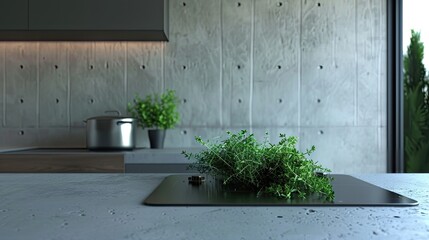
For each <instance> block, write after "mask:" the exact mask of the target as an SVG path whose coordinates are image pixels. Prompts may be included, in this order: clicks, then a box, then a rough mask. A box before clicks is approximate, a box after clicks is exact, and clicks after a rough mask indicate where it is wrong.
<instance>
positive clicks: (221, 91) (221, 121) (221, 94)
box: [219, 0, 224, 128]
mask: <svg viewBox="0 0 429 240" xmlns="http://www.w3.org/2000/svg"><path fill="white" fill-rule="evenodd" d="M222 2H223V0H220V19H219V21H220V34H219V36H220V39H219V41H220V48H219V49H220V50H219V51H220V57H219V58H220V59H219V64H220V66H219V70H220V71H219V82H220V84H219V93H220V94H219V106H220V108H219V114H220V127H221V128H222V127H223V124H224V122H223V84H224V82H223V14H222V13H223V12H222V7H223V4H222Z"/></svg>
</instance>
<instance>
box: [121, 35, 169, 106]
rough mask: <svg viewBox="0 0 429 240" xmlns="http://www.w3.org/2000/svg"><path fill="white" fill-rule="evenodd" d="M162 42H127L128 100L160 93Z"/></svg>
mask: <svg viewBox="0 0 429 240" xmlns="http://www.w3.org/2000/svg"><path fill="white" fill-rule="evenodd" d="M163 48H164V43H162V42H136V43H134V42H130V43H127V101H128V102H132V101H133V99H134V98H135V97H136V96H137V95H138V96H140V97H141V98H144V97H145V96H147V95H148V94H153V93H159V92H161V90H162V85H163V81H164V79H163V77H164V70H163V67H164V66H163Z"/></svg>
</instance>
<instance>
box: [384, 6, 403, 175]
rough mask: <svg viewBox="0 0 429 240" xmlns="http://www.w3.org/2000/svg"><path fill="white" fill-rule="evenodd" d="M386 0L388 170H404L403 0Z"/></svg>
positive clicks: (393, 171) (397, 171) (398, 171)
mask: <svg viewBox="0 0 429 240" xmlns="http://www.w3.org/2000/svg"><path fill="white" fill-rule="evenodd" d="M386 1H387V14H386V15H387V172H388V173H403V172H404V127H403V122H404V104H403V101H404V87H403V56H402V55H403V51H402V7H403V5H402V0H386Z"/></svg>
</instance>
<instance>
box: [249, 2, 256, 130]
mask: <svg viewBox="0 0 429 240" xmlns="http://www.w3.org/2000/svg"><path fill="white" fill-rule="evenodd" d="M255 7H256V4H255V0H253V1H252V21H251V22H252V27H251V30H250V33H251V35H252V37H251V38H250V49H251V51H250V68H251V70H250V93H249V131H250V133H252V132H253V87H254V86H253V83H254V79H253V76H254V71H255V67H254V61H253V60H254V53H255V46H254V45H255Z"/></svg>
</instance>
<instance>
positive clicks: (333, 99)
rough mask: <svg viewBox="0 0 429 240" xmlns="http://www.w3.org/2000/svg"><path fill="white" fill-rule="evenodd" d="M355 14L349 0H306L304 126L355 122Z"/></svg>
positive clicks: (303, 24) (302, 61) (302, 78)
mask: <svg viewBox="0 0 429 240" xmlns="http://www.w3.org/2000/svg"><path fill="white" fill-rule="evenodd" d="M354 16H355V12H354V5H353V4H350V3H348V2H346V1H335V2H333V1H324V2H320V1H305V2H303V11H302V44H301V123H300V125H301V126H319V125H322V126H344V125H353V124H354V119H355V107H354V102H355V98H354V92H355V90H354V89H355V85H356V67H355V66H356V64H355V55H356V54H355V53H356V51H355V49H356V45H355V32H356V31H355V28H354V21H355V20H354ZM346 32H347V33H346Z"/></svg>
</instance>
